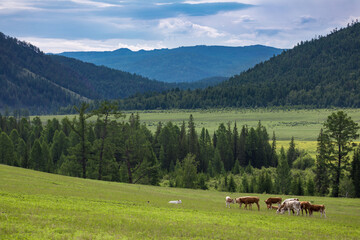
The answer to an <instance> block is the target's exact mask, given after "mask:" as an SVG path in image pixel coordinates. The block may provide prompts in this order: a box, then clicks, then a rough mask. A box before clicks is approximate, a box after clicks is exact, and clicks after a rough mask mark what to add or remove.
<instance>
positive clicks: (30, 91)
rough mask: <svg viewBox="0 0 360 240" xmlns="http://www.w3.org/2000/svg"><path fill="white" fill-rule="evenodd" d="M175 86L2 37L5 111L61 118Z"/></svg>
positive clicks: (0, 105)
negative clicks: (88, 105) (67, 109)
mask: <svg viewBox="0 0 360 240" xmlns="http://www.w3.org/2000/svg"><path fill="white" fill-rule="evenodd" d="M175 87H177V85H175V84H167V83H163V82H159V81H155V80H150V79H148V78H144V77H142V76H140V75H136V74H130V73H127V72H122V71H118V70H114V69H110V68H107V67H103V66H102V67H99V66H95V65H94V64H89V63H84V62H81V61H79V60H75V59H70V58H66V57H62V56H55V55H46V54H44V53H43V52H41V50H40V49H39V48H37V47H35V46H33V45H31V44H29V43H26V42H22V41H19V40H17V39H16V38H12V37H9V36H6V35H4V34H3V33H0V92H1V95H0V112H4V111H5V110H6V109H9V110H12V109H21V108H23V109H28V110H29V111H30V112H31V113H33V114H44V113H50V112H51V113H56V112H58V110H59V108H60V107H64V106H68V105H71V106H72V105H74V104H77V103H79V102H80V101H91V100H100V99H114V98H124V97H128V96H130V95H133V94H135V93H144V92H147V91H151V92H161V91H164V90H167V89H171V88H175ZM184 87H188V86H184Z"/></svg>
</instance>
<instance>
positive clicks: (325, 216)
mask: <svg viewBox="0 0 360 240" xmlns="http://www.w3.org/2000/svg"><path fill="white" fill-rule="evenodd" d="M324 218H326V214H325V209H324Z"/></svg>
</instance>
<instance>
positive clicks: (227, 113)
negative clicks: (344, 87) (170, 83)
mask: <svg viewBox="0 0 360 240" xmlns="http://www.w3.org/2000/svg"><path fill="white" fill-rule="evenodd" d="M342 110H343V111H345V112H346V113H347V114H348V115H349V116H350V117H351V118H352V119H353V120H354V121H356V122H358V123H360V111H359V109H342ZM336 111H338V109H316V110H273V109H272V110H268V109H229V110H227V109H225V110H218V109H216V110H214V109H210V110H154V111H138V113H139V115H140V120H141V122H143V123H145V124H146V125H147V126H148V128H149V129H150V130H152V131H155V129H156V126H157V124H158V122H159V121H161V122H163V123H166V122H168V121H172V122H173V123H175V124H177V125H178V126H180V125H181V124H182V122H183V121H185V123H187V122H188V120H189V116H190V114H192V115H193V117H194V120H195V125H196V128H197V131H198V132H200V131H201V129H202V128H203V127H205V128H206V129H208V130H209V132H210V134H213V133H214V131H215V130H216V129H217V128H218V126H219V124H220V123H228V122H230V123H231V124H232V126H233V124H234V122H236V123H237V125H238V127H239V128H240V127H241V126H243V125H244V124H246V125H248V126H250V127H256V126H257V124H258V122H259V121H261V123H262V125H264V126H265V127H266V129H267V130H268V133H269V135H270V138H271V137H272V133H273V131H275V135H276V138H277V140H283V141H290V139H291V137H292V136H294V138H295V141H316V138H317V136H318V135H319V132H320V128H321V127H322V126H323V123H324V121H325V120H326V119H327V117H328V116H329V115H330V114H331V113H333V112H336ZM130 113H131V112H129V111H128V112H125V114H126V116H127V118H128V117H129V115H130ZM135 113H136V112H135ZM67 116H68V117H70V118H72V117H73V116H71V115H67ZM53 117H56V118H58V119H61V118H63V117H64V116H63V115H57V116H41V119H42V121H44V122H46V121H47V120H48V119H51V118H53ZM92 119H93V120H95V117H94V118H92Z"/></svg>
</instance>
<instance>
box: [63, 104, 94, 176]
mask: <svg viewBox="0 0 360 240" xmlns="http://www.w3.org/2000/svg"><path fill="white" fill-rule="evenodd" d="M88 108H89V104H88V103H84V102H83V103H82V104H81V106H80V108H79V107H77V106H74V109H75V111H76V112H77V113H78V114H79V120H78V121H76V120H75V119H74V121H73V122H70V121H67V122H66V124H67V125H68V126H69V127H70V128H71V129H72V130H73V132H75V133H76V135H77V137H78V139H79V143H78V146H75V147H73V148H72V155H73V156H74V157H75V159H77V160H78V161H79V163H80V164H81V167H82V177H83V178H86V167H87V162H88V158H89V151H90V143H89V141H88V139H87V131H88V130H87V129H88V123H87V121H86V119H88V118H90V117H91V114H86V111H87V109H88Z"/></svg>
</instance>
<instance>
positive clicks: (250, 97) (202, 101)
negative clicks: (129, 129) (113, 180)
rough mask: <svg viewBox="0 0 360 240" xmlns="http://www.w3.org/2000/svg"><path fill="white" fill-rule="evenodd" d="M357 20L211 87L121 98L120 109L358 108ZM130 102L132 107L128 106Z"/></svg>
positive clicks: (359, 31)
mask: <svg viewBox="0 0 360 240" xmlns="http://www.w3.org/2000/svg"><path fill="white" fill-rule="evenodd" d="M359 93H360V23H358V22H355V23H352V24H349V25H348V26H347V27H346V28H344V29H340V30H337V29H335V30H334V31H333V32H331V33H330V34H329V35H327V36H325V37H319V38H317V39H313V40H311V41H306V42H301V43H299V44H298V45H297V46H296V47H294V48H293V49H291V50H287V51H284V52H283V53H282V54H280V55H278V56H275V57H272V58H271V59H270V60H268V61H266V62H264V63H260V64H257V65H256V66H255V67H254V68H252V69H249V70H248V71H246V72H243V73H241V74H240V75H236V76H234V77H231V78H230V79H229V80H228V81H225V82H223V83H222V84H220V85H217V86H215V87H209V88H207V89H205V90H195V91H168V92H166V93H163V94H153V95H151V96H149V94H147V95H146V97H144V96H135V97H133V98H130V99H126V100H124V101H121V104H122V106H123V108H128V109H131V108H143V109H153V108H207V107H268V106H295V105H297V106H311V107H318V108H320V107H332V106H336V107H360V94H359ZM135 102H136V105H135V104H134V103H135Z"/></svg>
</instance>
